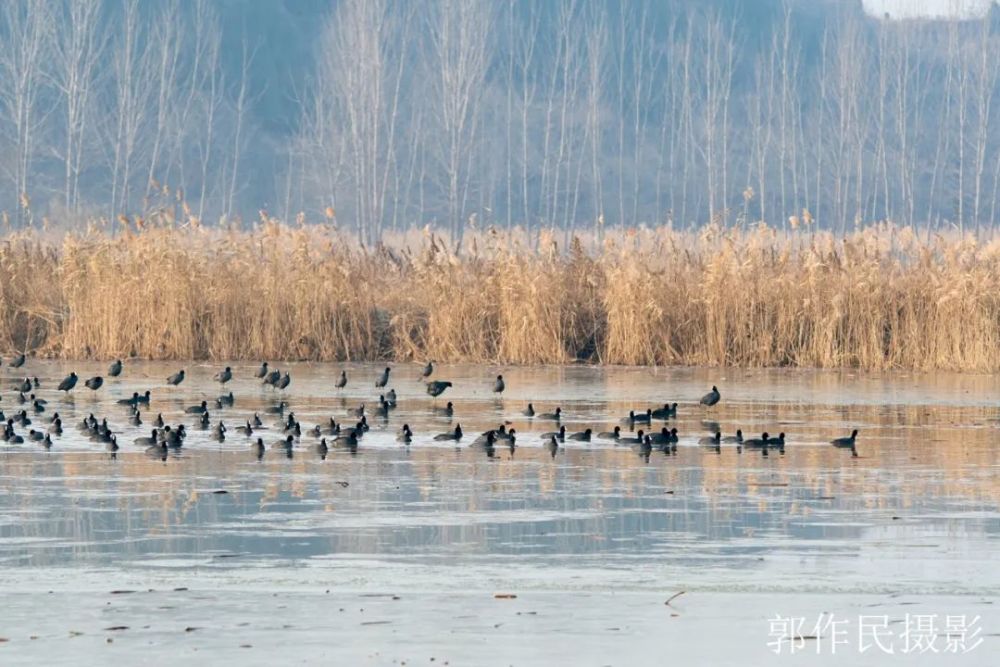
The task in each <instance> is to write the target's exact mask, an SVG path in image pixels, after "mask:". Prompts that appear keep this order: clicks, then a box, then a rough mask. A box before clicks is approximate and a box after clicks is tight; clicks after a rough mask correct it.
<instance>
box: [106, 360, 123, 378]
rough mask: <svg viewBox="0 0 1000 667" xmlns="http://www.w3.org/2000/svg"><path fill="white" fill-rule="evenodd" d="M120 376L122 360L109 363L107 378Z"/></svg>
mask: <svg viewBox="0 0 1000 667" xmlns="http://www.w3.org/2000/svg"><path fill="white" fill-rule="evenodd" d="M121 374H122V360H121V359H115V360H114V361H112V362H111V365H110V366H108V377H111V378H116V377H118V376H119V375H121Z"/></svg>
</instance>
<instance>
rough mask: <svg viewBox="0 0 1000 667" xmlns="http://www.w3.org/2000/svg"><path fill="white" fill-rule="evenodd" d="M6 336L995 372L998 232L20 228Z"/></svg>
mask: <svg viewBox="0 0 1000 667" xmlns="http://www.w3.org/2000/svg"><path fill="white" fill-rule="evenodd" d="M0 347H2V348H4V349H6V350H8V351H13V350H27V351H30V352H32V353H34V354H36V355H39V356H49V357H65V358H112V357H140V358H152V359H219V360H223V359H232V360H239V359H245V360H259V359H269V360H315V361H339V360H348V359H350V360H383V359H384V360H399V361H403V360H424V359H428V358H431V359H435V360H437V361H439V362H458V361H469V362H489V363H505V364H543V363H551V364H563V363H573V362H577V361H583V362H589V363H603V364H635V365H654V364H656V365H664V364H699V365H731V366H757V367H759V366H799V367H823V368H830V367H850V368H860V369H868V370H882V369H914V370H933V369H948V370H962V371H996V370H998V369H1000V237H997V238H989V239H974V238H972V237H970V236H960V235H957V234H954V235H934V236H929V237H928V236H927V235H926V232H922V231H920V232H918V231H917V230H914V229H910V228H900V227H896V226H893V225H891V224H878V225H872V226H869V227H865V228H861V229H858V230H856V231H854V232H852V233H850V234H849V235H848V236H846V237H844V238H838V237H835V236H833V235H831V234H829V233H825V232H820V231H799V230H795V231H790V232H788V233H785V232H778V231H776V230H775V229H773V228H769V227H767V226H763V225H760V226H756V227H749V228H740V229H720V228H717V227H714V226H708V227H705V228H703V229H702V230H700V231H698V232H681V231H675V230H671V229H669V228H654V229H647V228H641V229H631V230H621V231H618V232H610V231H608V232H604V233H602V234H601V238H600V240H598V239H596V238H595V237H593V236H591V235H581V236H577V237H572V238H567V237H566V236H564V235H563V234H555V233H549V232H542V233H539V234H534V235H527V234H525V233H523V232H519V231H514V232H511V233H501V232H498V231H496V230H492V229H490V230H485V231H476V230H472V231H470V232H469V233H467V234H466V235H465V237H464V238H463V240H462V242H461V243H460V244H453V243H451V242H449V241H448V240H447V239H445V238H442V237H439V236H436V235H434V234H433V233H431V232H429V231H427V230H424V231H422V232H420V231H414V232H411V233H409V234H405V235H398V236H395V237H390V238H388V239H387V240H386V242H385V243H384V244H383V245H381V246H379V247H378V248H364V247H361V246H359V245H358V244H357V242H356V241H355V240H354V239H353V237H350V236H346V235H343V234H341V233H340V232H338V231H337V230H336V229H335V228H332V227H329V226H323V225H303V224H300V225H285V224H282V223H279V222H276V221H274V220H268V219H265V220H263V221H262V222H260V223H258V224H257V225H255V226H254V227H253V228H252V229H220V228H208V227H202V226H196V225H184V226H180V225H175V224H163V225H155V224H148V223H147V224H145V225H143V226H142V227H141V228H137V227H136V226H135V225H134V224H125V225H124V226H121V228H119V229H116V230H115V231H114V232H111V231H109V230H108V228H107V227H103V228H102V227H99V226H91V227H90V228H88V230H87V231H86V232H84V233H79V234H66V235H62V236H55V235H50V234H47V233H45V232H33V233H17V234H8V235H7V236H6V237H5V240H4V241H3V242H2V243H0Z"/></svg>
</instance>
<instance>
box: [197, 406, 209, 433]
mask: <svg viewBox="0 0 1000 667" xmlns="http://www.w3.org/2000/svg"><path fill="white" fill-rule="evenodd" d="M211 423H212V422H211V417H209V414H208V411H207V410H206V411H205V412H202V413H201V419H199V420H198V428H200V429H201V430H203V431H204V430H205V429H207V428H208V427H209V426H210V425H211Z"/></svg>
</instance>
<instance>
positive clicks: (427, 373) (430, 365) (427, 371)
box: [420, 360, 434, 378]
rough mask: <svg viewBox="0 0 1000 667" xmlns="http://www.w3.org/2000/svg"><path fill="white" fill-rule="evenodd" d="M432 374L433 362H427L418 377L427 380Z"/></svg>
mask: <svg viewBox="0 0 1000 667" xmlns="http://www.w3.org/2000/svg"><path fill="white" fill-rule="evenodd" d="M433 372H434V361H433V360H431V361H428V362H427V365H426V366H424V370H423V371H422V372H421V373H420V377H423V378H429V377H430V376H431V373H433Z"/></svg>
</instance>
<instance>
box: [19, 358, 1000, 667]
mask: <svg viewBox="0 0 1000 667" xmlns="http://www.w3.org/2000/svg"><path fill="white" fill-rule="evenodd" d="M280 367H281V368H282V369H283V370H284V369H288V370H290V371H291V376H292V383H291V386H290V387H289V388H288V390H287V391H285V392H278V391H276V390H273V389H272V388H270V387H262V386H261V385H260V383H259V381H258V380H254V379H252V375H253V372H254V371H255V370H256V366H250V365H239V366H236V367H234V373H235V375H236V378H235V379H234V380H233V381H232V382H231V383H230V384H229V386H228V387H227V390H228V389H231V390H232V391H233V392H234V394H235V396H236V402H235V405H234V406H233V407H228V408H225V409H222V410H216V409H213V408H212V407H211V406H210V411H211V416H212V422H213V423H214V422H215V421H217V420H218V419H222V420H223V421H225V423H226V424H227V425H229V426H230V427H231V428H232V427H235V426H237V425H239V424H242V423H243V422H244V421H245V419H246V418H247V416H249V415H252V414H253V413H254V412H263V411H264V409H265V408H266V407H269V406H273V405H275V404H276V403H277V402H278V400H280V399H281V398H282V397H284V399H285V400H286V401H287V402H288V403H289V405H290V408H289V409H290V410H292V411H294V413H295V415H296V417H297V418H298V419H299V420H300V421H301V422H302V424H303V426H304V427H308V426H312V425H314V424H315V423H317V422H323V423H325V422H326V421H327V420H328V418H329V417H331V416H333V417H335V418H336V419H337V421H338V422H339V421H341V420H344V421H345V422H350V421H351V419H349V418H347V416H346V415H347V410H348V409H349V408H353V407H357V406H358V405H360V404H361V403H362V402H364V403H366V404H367V405H368V406H369V409H370V408H372V407H374V405H375V404H376V400H377V396H378V392H377V390H375V388H374V379H375V376H376V374H377V371H378V370H379V369H380V368H381V367H378V368H376V367H374V366H360V365H346V366H338V365H304V364H289V365H281V366H280ZM178 368H179V366H178V365H164V364H151V363H150V364H147V363H131V364H126V369H125V372H124V374H123V376H122V377H121V378H117V379H108V380H107V381H106V383H105V386H104V387H102V388H101V389H100V390H99V391H97V392H96V393H95V392H91V391H90V390H88V389H86V388H84V387H83V380H85V379H86V378H87V377H89V376H90V375H93V374H98V373H103V371H104V369H105V366H104V365H103V364H101V365H96V364H87V363H50V362H41V361H35V360H30V361H29V362H28V365H27V366H26V367H25V368H24V369H20V371H15V370H13V369H10V368H8V367H6V366H4V367H3V369H2V373H3V378H4V379H3V387H2V399H0V408H3V410H4V411H5V412H6V414H7V416H11V415H12V414H13V413H14V412H15V411H16V410H17V409H20V408H21V407H24V408H26V409H29V413H30V412H31V410H30V406H29V405H25V406H21V405H19V404H18V402H17V392H16V391H14V390H12V389H11V388H10V387H11V384H12V382H13V380H14V378H15V377H17V376H18V373H19V374H20V375H21V376H23V375H25V374H27V375H29V376H35V375H37V376H38V377H39V378H40V379H41V383H42V386H41V389H40V390H38V391H37V393H38V395H40V396H42V397H44V398H46V399H48V400H49V404H48V406H47V409H46V412H45V413H43V414H40V415H35V414H31V415H30V416H31V419H32V420H33V422H34V424H32V425H31V426H30V427H28V428H45V422H47V421H48V418H49V417H50V416H51V414H52V413H53V412H59V414H60V415H61V417H62V418H63V421H64V424H65V425H66V431H65V433H64V435H62V436H61V437H59V438H55V444H54V446H53V447H52V448H51V450H49V451H45V450H44V449H43V448H41V447H40V446H39V445H38V444H35V443H30V444H29V443H25V444H20V445H12V444H7V443H3V442H0V565H2V569H0V590H2V591H3V602H4V605H3V614H2V615H0V640H3V641H0V664H3V665H20V664H67V665H80V664H106V663H109V662H112V661H117V662H120V663H121V664H152V665H160V664H163V665H166V664H176V662H177V661H178V660H179V659H180V660H183V659H189V660H190V659H195V660H202V661H204V662H206V664H213V665H216V664H221V665H227V664H232V665H241V666H242V665H274V664H338V665H339V664H352V665H354V664H357V665H361V664H363V665H383V664H384V665H392V664H400V665H401V664H407V665H553V664H568V665H661V664H668V663H673V664H713V665H729V664H731V665H747V664H765V663H766V664H772V663H773V662H775V661H778V662H787V663H789V664H793V663H794V664H800V663H802V664H804V663H806V662H808V663H809V664H816V663H818V664H831V665H832V664H843V663H844V662H845V661H846V662H847V663H848V664H852V665H855V664H858V665H863V664H871V665H881V664H892V663H899V664H942V665H953V664H960V665H964V664H968V665H980V664H981V665H992V664H996V657H995V656H996V651H997V648H998V647H1000V611H998V609H997V605H998V604H1000V603H998V593H1000V569H998V567H997V563H998V562H1000V559H998V555H1000V554H998V548H997V547H998V545H1000V542H998V536H1000V513H998V502H1000V466H998V463H1000V455H998V444H1000V430H998V429H1000V422H998V421H997V419H998V418H1000V408H998V407H996V406H997V405H998V400H1000V379H998V378H994V377H990V376H959V375H940V374H938V375H913V374H886V375H865V374H856V373H847V372H800V371H784V370H782V371H735V370H717V369H603V368H590V367H569V368H549V367H543V368H495V367H488V366H454V367H439V368H438V370H437V371H436V373H435V377H437V378H439V379H447V380H451V381H452V382H454V387H452V388H451V389H449V390H448V391H447V392H445V394H444V395H443V396H441V397H440V398H437V399H432V398H430V397H428V396H427V395H426V394H425V393H424V391H423V387H422V385H421V384H420V382H419V380H418V377H419V372H420V368H421V367H420V366H418V365H394V367H393V368H394V370H393V375H392V379H391V381H390V383H389V386H390V387H393V388H395V389H396V391H397V393H398V396H399V403H398V407H397V409H396V410H395V411H393V412H391V414H390V416H389V418H388V419H387V420H383V419H381V418H378V417H371V416H370V417H369V419H370V423H371V426H372V429H371V431H370V432H369V433H368V434H367V435H366V436H365V437H364V438H363V439H362V441H361V445H360V447H359V449H358V451H357V453H356V454H355V455H352V454H350V453H348V452H347V451H344V450H341V449H337V448H331V450H330V453H329V456H328V457H327V458H326V459H325V460H323V459H321V458H320V457H319V456H317V455H316V453H315V452H314V451H313V449H312V446H313V444H314V443H315V442H316V441H315V439H313V438H310V437H307V436H303V438H302V439H301V441H300V443H299V444H297V446H296V447H295V449H294V451H293V453H292V456H291V458H289V457H288V456H286V454H285V452H284V450H283V449H272V448H270V445H271V444H272V443H274V442H276V441H277V440H278V439H279V438H280V429H278V428H276V427H275V426H274V423H275V419H276V417H275V416H274V415H268V416H265V417H264V418H265V422H266V423H267V424H268V425H269V426H271V428H270V429H269V430H267V431H263V432H262V433H261V435H263V436H264V438H265V442H266V443H267V444H268V447H269V448H268V451H267V453H266V455H265V457H264V458H263V460H262V461H257V460H256V458H255V457H254V456H252V455H251V453H250V449H249V440H247V439H246V438H245V437H243V436H241V435H239V434H237V433H236V432H235V431H234V430H231V431H230V433H229V436H228V437H227V439H226V441H225V442H223V443H218V442H215V441H214V440H213V439H212V438H211V437H210V433H209V432H207V431H199V430H197V429H195V428H193V425H194V424H195V422H196V418H193V417H191V416H190V415H184V414H183V410H184V408H185V407H186V406H189V405H193V404H196V403H198V402H200V401H201V400H203V399H205V400H209V401H210V403H211V402H212V401H214V398H215V397H216V396H218V395H219V394H220V393H222V392H221V391H220V390H219V388H218V385H216V384H214V383H213V382H212V380H211V377H212V374H213V373H214V372H215V371H217V370H218V369H219V367H217V366H212V367H209V366H191V365H189V366H188V367H187V371H188V378H187V379H186V380H185V382H184V383H183V384H181V385H180V386H179V387H167V386H166V383H165V378H166V376H167V375H169V374H170V373H172V372H174V371H175V370H177V369H178ZM341 368H346V369H347V372H348V376H349V378H350V382H349V384H348V386H347V388H346V389H345V390H337V389H335V388H334V386H333V382H334V381H335V379H336V377H337V376H338V375H339V371H340V369H341ZM70 370H76V372H77V373H78V374H80V376H81V379H80V384H79V385H78V387H77V388H76V389H75V390H74V391H73V392H72V394H71V395H70V396H69V397H68V398H64V397H62V396H60V395H57V392H56V391H55V386H56V385H57V384H58V382H59V380H60V379H61V378H62V377H63V376H64V375H65V374H67V373H68V372H69V371H70ZM500 372H502V373H503V374H504V377H505V379H506V381H507V386H508V390H507V392H506V393H505V394H504V397H503V399H502V400H498V399H496V398H494V397H493V395H492V394H491V392H490V389H491V386H492V381H493V378H494V377H495V376H496V374H497V373H500ZM712 384H716V385H718V386H719V388H720V389H721V390H722V394H723V398H722V401H721V403H720V404H719V405H718V406H716V407H714V408H711V409H705V408H703V407H701V406H699V405H698V404H697V400H698V398H699V397H700V396H701V395H702V394H703V393H704V392H705V391H706V390H707V389H708V388H709V387H710V386H711V385H712ZM146 389H150V390H152V396H153V398H152V404H151V406H150V408H149V410H148V412H146V411H144V412H143V420H144V421H145V422H146V423H145V424H144V425H143V426H141V427H133V426H129V424H128V413H127V410H126V409H125V408H123V407H122V406H119V405H116V404H115V402H116V401H117V400H118V399H120V398H127V397H128V396H131V395H132V392H133V391H139V392H141V391H144V390H146ZM449 400H450V401H453V402H454V404H455V414H454V416H453V417H452V418H451V419H449V418H447V417H445V416H440V415H437V414H436V413H435V412H434V408H437V407H442V406H444V405H445V403H446V402H447V401H449ZM529 401H531V402H532V403H534V406H535V408H536V410H538V411H539V412H543V411H549V410H552V409H554V408H555V407H556V406H561V407H562V410H563V414H564V417H563V420H562V423H564V424H566V425H567V427H568V429H569V430H570V431H577V430H582V429H583V428H586V427H591V428H593V429H594V431H595V432H598V431H606V430H611V428H613V426H614V425H615V424H618V423H619V420H620V419H621V417H623V416H624V415H626V414H627V413H628V411H629V410H630V409H635V410H640V409H645V408H646V407H654V408H655V407H658V406H661V405H662V404H663V403H665V402H673V401H677V402H678V403H680V408H679V411H678V413H679V414H678V418H677V419H672V420H670V421H669V422H666V423H665V424H666V425H667V426H670V427H676V428H677V429H678V431H679V433H680V441H679V443H678V447H677V453H676V455H671V456H667V455H664V454H663V453H661V452H658V451H655V450H654V451H653V453H652V456H651V457H650V458H649V460H648V461H646V460H644V459H642V458H641V457H639V456H637V455H636V454H635V453H633V452H632V451H631V449H630V448H629V447H627V446H622V445H616V444H614V443H613V442H609V441H599V440H594V441H593V442H590V443H583V442H569V441H567V443H566V444H565V446H564V447H562V448H561V449H560V450H559V451H557V453H556V455H555V456H554V457H552V456H550V452H549V451H548V450H547V449H546V448H544V447H543V446H542V444H543V440H542V439H541V438H540V434H541V433H542V432H544V431H549V430H554V428H555V422H551V421H543V420H539V419H528V418H526V417H524V416H523V415H522V414H521V411H522V410H523V409H524V408H525V406H526V405H527V403H528V402H529ZM91 412H92V413H94V414H95V415H97V416H98V417H103V416H107V417H108V420H109V423H110V424H111V426H112V428H113V429H114V430H115V431H116V432H118V433H119V442H120V444H121V450H120V451H119V452H118V454H117V456H116V457H114V458H112V457H111V456H110V455H109V454H108V453H107V452H105V450H104V445H103V444H99V443H95V442H91V441H90V440H89V439H87V438H86V437H85V436H84V435H82V434H81V433H80V432H79V431H78V430H77V428H76V424H77V423H78V422H79V421H80V420H81V419H82V417H83V416H85V415H86V414H88V413H91ZM156 413H162V414H163V417H164V418H165V419H166V420H167V422H168V423H173V424H177V423H184V424H186V425H187V426H188V428H189V436H188V438H187V440H186V442H185V446H184V447H183V449H182V450H180V452H179V453H171V455H170V456H168V457H167V459H166V460H165V461H161V460H158V459H155V458H152V457H149V456H147V455H146V454H145V453H144V452H143V449H142V448H141V447H138V446H135V445H133V444H132V440H133V439H134V438H136V437H139V436H141V435H148V430H149V428H150V425H151V422H152V420H153V418H155V415H156ZM262 416H264V415H262ZM404 422H406V423H409V424H410V425H411V426H412V427H413V429H414V431H415V433H416V435H415V437H414V440H413V443H412V444H411V445H409V446H403V445H400V444H399V443H397V442H396V439H395V434H396V432H397V430H398V428H399V427H400V426H401V425H402V424H403V423H404ZM501 422H510V426H512V427H513V428H515V429H516V430H517V433H518V439H517V446H516V449H515V450H514V452H513V453H512V452H510V451H509V449H508V448H507V447H505V446H498V447H497V450H496V454H495V456H494V457H493V458H488V457H487V456H486V455H485V453H484V451H483V450H482V449H481V448H476V447H469V446H468V444H469V443H470V442H471V441H472V439H473V438H474V436H475V435H477V434H478V433H479V432H481V431H483V430H485V429H487V428H493V427H496V426H497V425H498V424H499V423H501ZM712 422H717V423H718V425H719V427H720V428H721V429H722V431H723V433H724V434H725V435H730V434H732V433H733V432H734V431H735V429H736V428H742V430H743V432H744V435H745V436H746V437H751V436H756V435H759V433H760V432H761V431H765V430H766V431H769V432H770V433H772V434H776V433H777V432H781V431H784V432H785V433H786V434H787V436H786V438H787V440H786V441H787V445H786V449H785V453H784V454H783V455H782V454H780V453H779V452H778V451H776V450H774V449H771V450H770V452H769V455H768V456H767V457H764V456H762V455H761V452H760V451H755V450H750V449H747V450H744V451H743V452H742V453H738V452H737V450H736V449H735V447H734V446H732V445H723V447H722V451H721V452H719V453H717V452H716V451H715V450H714V449H713V448H709V447H704V446H701V445H699V444H698V440H699V439H700V438H702V437H704V436H706V435H708V433H709V431H710V430H711V429H713V428H714V426H715V424H713V423H712ZM458 423H460V424H461V425H462V428H463V429H464V430H465V432H466V434H467V435H466V437H465V438H464V439H463V441H462V442H461V443H459V444H458V445H457V446H456V444H455V443H447V442H437V441H434V440H433V439H432V436H433V435H434V434H437V433H441V432H445V431H448V430H451V429H452V428H454V426H455V425H456V424H458ZM663 425H664V422H659V421H654V424H653V426H654V430H659V428H660V427H661V426H663ZM637 428H639V427H637ZM647 428H648V427H647ZM853 428H858V429H860V431H861V434H860V436H859V438H858V447H857V449H858V454H859V456H858V457H857V458H854V457H852V456H851V454H850V452H849V451H845V450H842V449H837V448H834V447H832V446H830V445H829V444H828V442H829V440H830V439H831V438H833V437H840V436H845V435H848V434H849V433H850V431H851V429H853ZM625 429H626V430H628V426H625ZM18 432H19V433H22V434H24V433H26V432H27V428H20V427H19V428H18ZM873 623H883V626H882V630H881V633H882V634H881V635H880V640H881V646H879V645H872V634H871V633H870V632H869V633H868V634H866V632H865V628H866V627H867V628H870V627H871V625H872V624H873ZM921 623H922V625H921ZM866 644H867V649H865V650H862V649H863V648H864V646H865V645H866ZM890 649H891V650H893V653H892V654H891V655H890V654H889V653H888V651H889V650H890ZM793 650H794V653H793V654H791V655H790V652H791V651H793ZM776 652H779V655H776Z"/></svg>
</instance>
